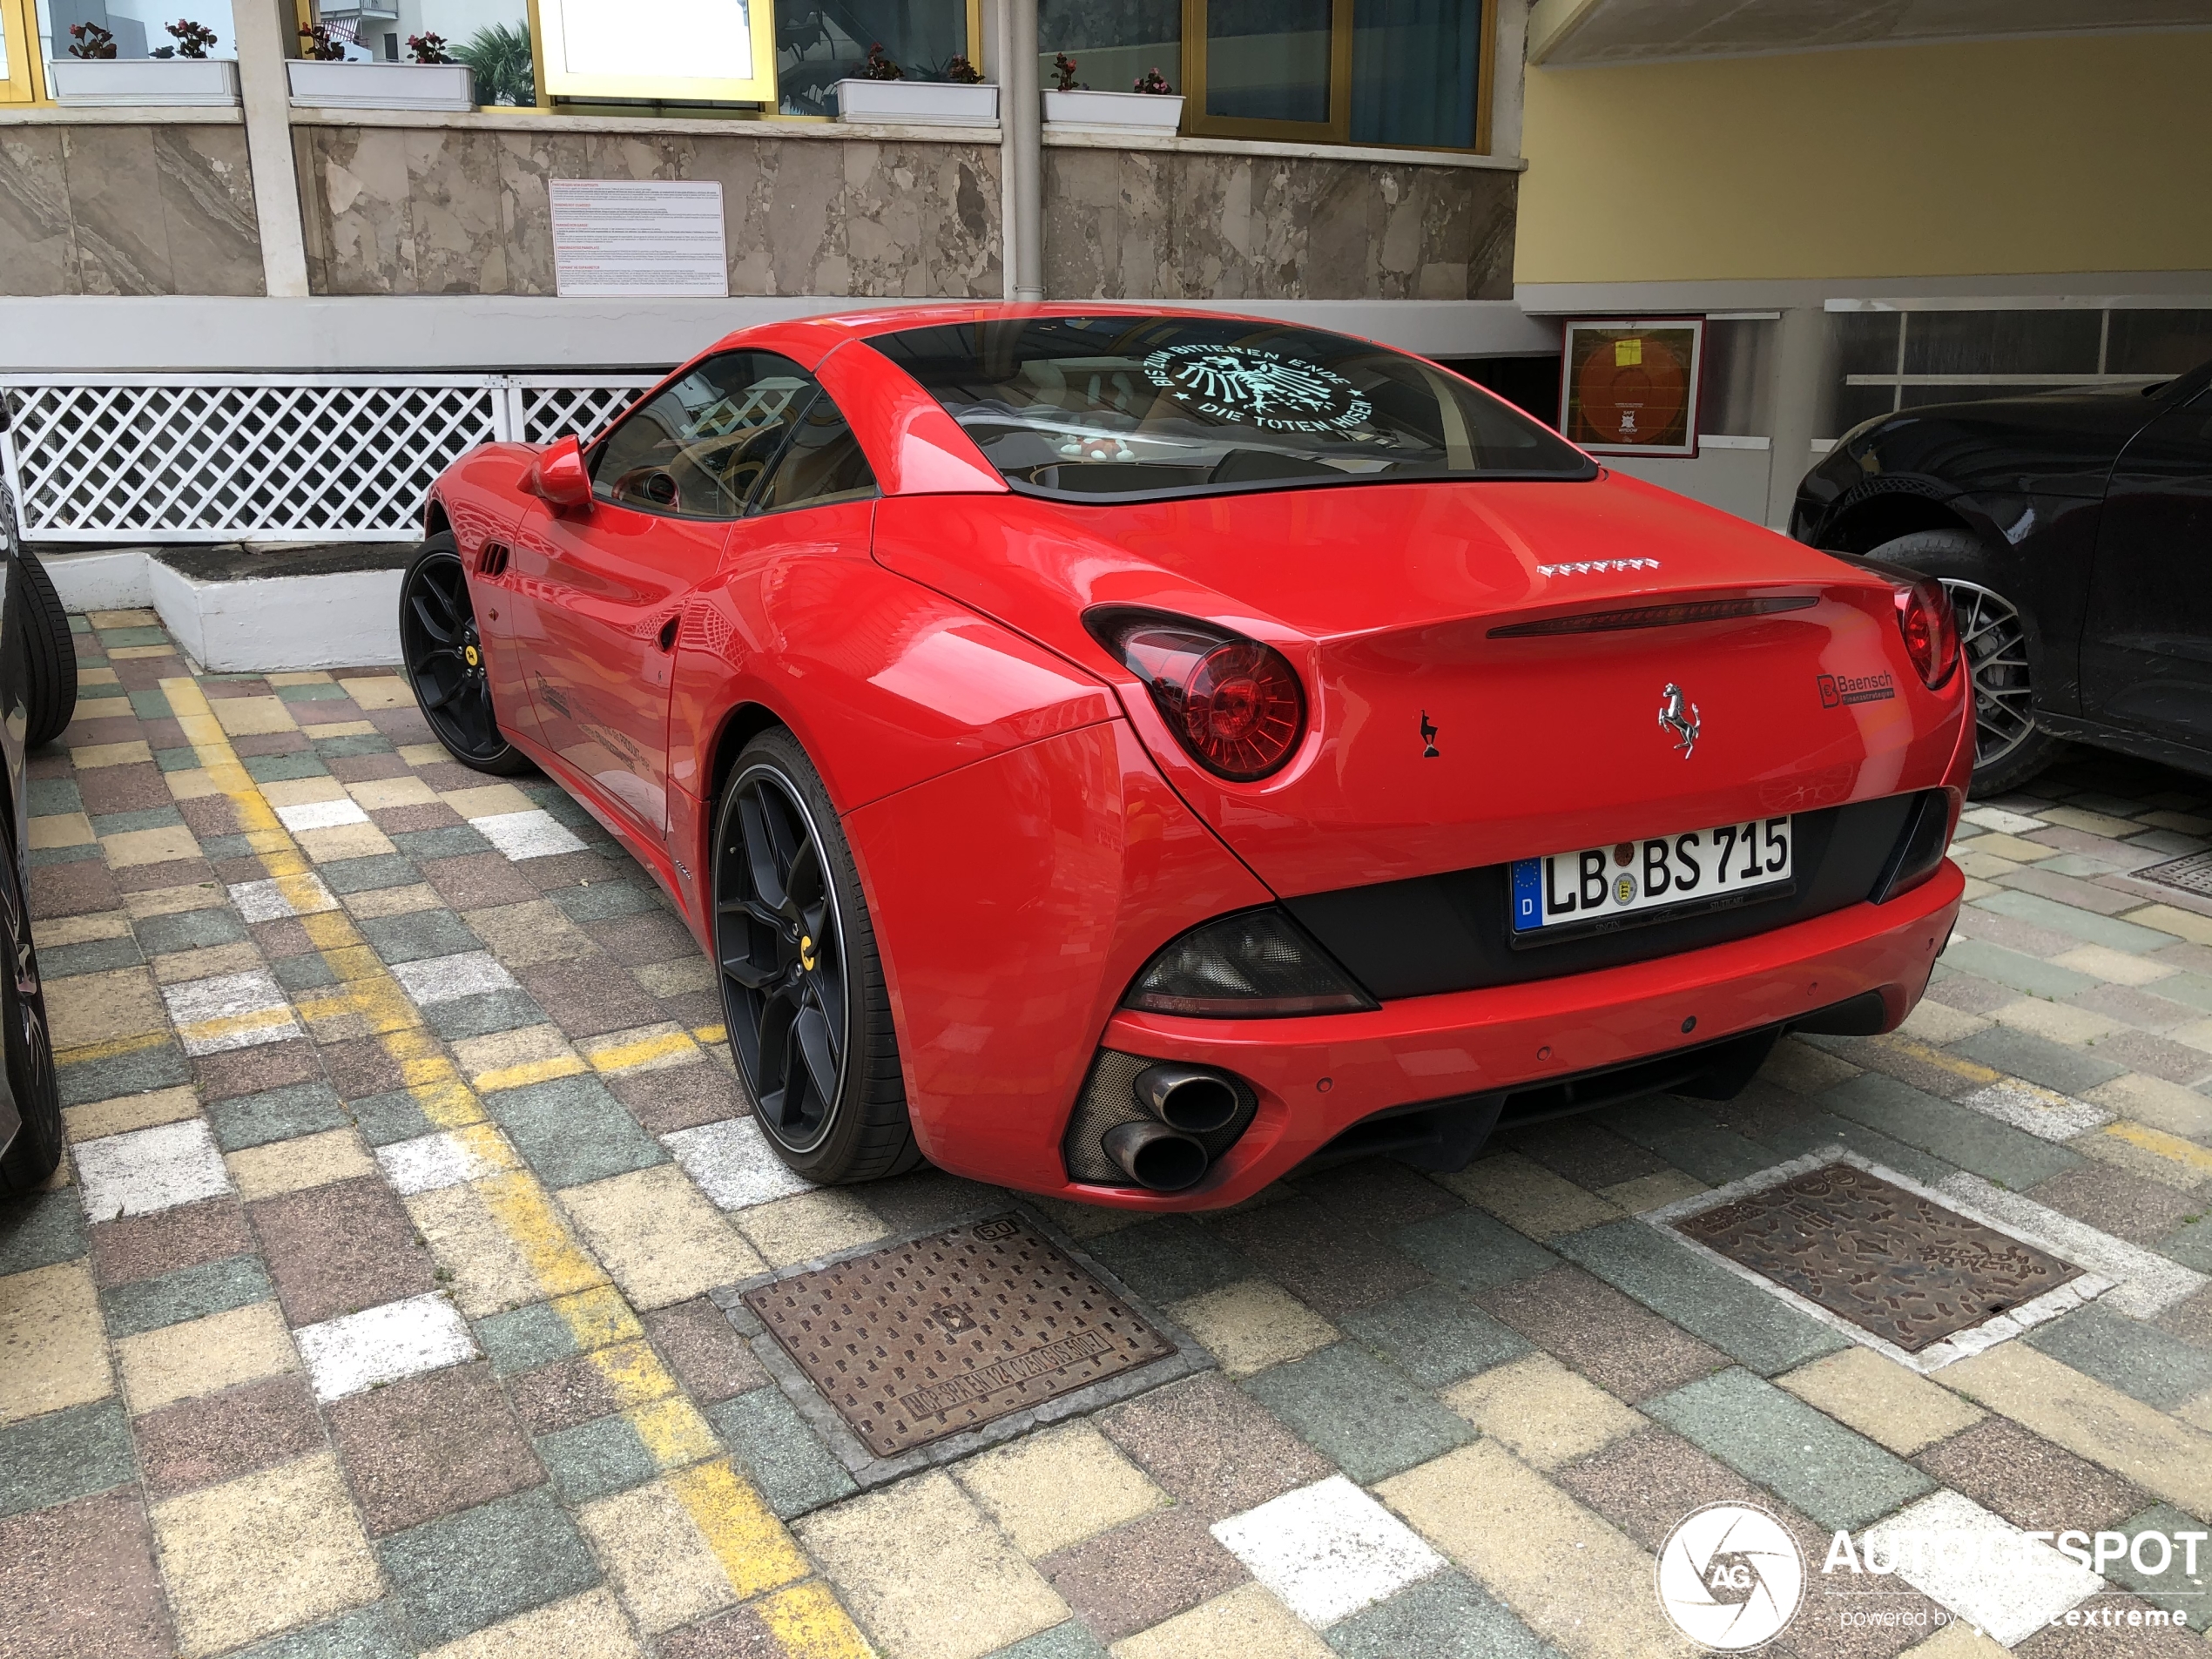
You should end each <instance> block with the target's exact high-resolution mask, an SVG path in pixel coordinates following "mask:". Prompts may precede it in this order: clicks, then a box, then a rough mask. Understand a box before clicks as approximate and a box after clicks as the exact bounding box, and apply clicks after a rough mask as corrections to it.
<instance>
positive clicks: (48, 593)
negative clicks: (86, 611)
mask: <svg viewBox="0 0 2212 1659" xmlns="http://www.w3.org/2000/svg"><path fill="white" fill-rule="evenodd" d="M6 534H7V536H8V540H9V543H10V546H11V549H12V550H13V552H14V555H15V561H16V570H17V571H18V572H19V573H20V574H21V576H22V577H23V640H24V712H25V713H26V715H27V716H28V717H29V719H30V724H29V725H27V726H26V727H25V728H24V734H23V740H24V746H25V747H26V748H30V749H37V748H39V747H41V746H43V745H46V744H49V743H51V742H52V741H53V740H54V739H55V738H58V737H59V736H61V734H62V732H64V730H66V729H67V727H68V725H69V723H70V721H71V720H72V719H73V718H76V715H77V644H76V642H75V641H74V640H72V639H71V637H69V612H67V611H66V610H63V609H62V597H61V595H59V594H58V593H56V592H55V591H54V578H53V577H50V576H48V575H47V574H46V567H45V566H44V565H43V564H41V563H39V562H38V558H37V555H36V554H33V553H30V552H28V551H26V550H24V549H23V548H21V547H16V546H14V545H13V544H14V542H15V534H16V532H15V526H14V523H13V522H12V520H10V523H9V524H8V526H7V530H6Z"/></svg>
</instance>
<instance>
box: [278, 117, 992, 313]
mask: <svg viewBox="0 0 2212 1659" xmlns="http://www.w3.org/2000/svg"><path fill="white" fill-rule="evenodd" d="M295 138H296V140H297V142H298V143H299V145H300V164H301V165H300V178H301V180H302V186H301V188H302V190H303V192H304V194H305V206H306V209H307V254H308V279H309V281H310V284H311V285H312V286H313V287H314V290H315V292H316V293H552V292H554V283H553V233H552V224H551V212H550V206H549V200H548V194H547V190H546V181H547V180H548V179H718V180H720V181H721V185H722V207H723V214H724V222H725V226H726V232H727V236H728V242H729V248H728V252H729V263H730V292H731V293H733V294H850V295H852V296H853V297H854V298H870V299H897V298H916V299H921V298H930V297H943V298H952V299H969V298H978V297H981V298H996V297H997V296H998V295H999V294H1000V293H1001V292H1002V283H1001V277H1000V267H999V224H998V219H999V213H998V202H999V152H998V151H997V149H996V148H995V147H994V146H989V145H970V144H934V143H908V142H897V143H886V142H876V141H871V140H864V139H844V140H833V139H821V138H803V139H793V138H754V137H749V136H745V135H743V134H732V135H731V136H729V137H727V138H725V137H722V136H721V135H719V134H711V135H704V136H702V135H697V134H689V133H681V134H679V133H652V134H628V133H584V132H514V131H504V130H492V129H486V128H451V127H445V128H428V127H425V128H419V129H418V128H397V127H347V126H332V127H302V128H300V129H298V130H297V132H296V133H295Z"/></svg>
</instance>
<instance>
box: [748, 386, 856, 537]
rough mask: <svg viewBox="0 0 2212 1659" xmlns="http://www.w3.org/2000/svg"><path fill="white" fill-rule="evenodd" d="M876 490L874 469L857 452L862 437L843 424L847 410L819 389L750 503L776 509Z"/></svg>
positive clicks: (849, 497) (765, 509)
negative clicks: (856, 435) (758, 492)
mask: <svg viewBox="0 0 2212 1659" xmlns="http://www.w3.org/2000/svg"><path fill="white" fill-rule="evenodd" d="M874 494H875V474H874V473H873V471H871V470H870V469H869V467H868V458H867V456H866V455H862V454H861V453H860V440H859V439H858V438H855V437H854V436H853V428H851V427H850V426H848V425H846V421H845V412H844V411H843V410H842V409H840V408H838V407H837V405H836V404H834V403H833V402H831V401H830V395H829V394H828V393H827V392H822V393H819V394H817V395H816V396H815V398H814V401H813V402H811V403H809V404H808V405H807V406H806V413H805V414H804V415H800V416H799V423H798V425H797V426H795V427H793V428H792V435H791V442H789V443H787V444H786V445H785V446H784V452H783V455H781V456H780V457H779V459H778V460H777V462H776V463H775V470H774V471H773V472H772V474H771V475H769V479H768V482H766V483H765V485H763V486H762V487H761V490H760V494H759V497H758V498H757V499H756V500H755V501H754V502H753V504H752V509H753V511H755V512H757V513H774V512H780V511H782V510H783V509H786V508H789V507H819V506H822V505H824V504H826V503H827V502H833V501H859V500H861V499H864V498H865V497H867V496H873V495H874Z"/></svg>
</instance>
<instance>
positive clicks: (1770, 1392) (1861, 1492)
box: [1644, 1370, 1932, 1530]
mask: <svg viewBox="0 0 2212 1659" xmlns="http://www.w3.org/2000/svg"><path fill="white" fill-rule="evenodd" d="M1644 1410H1645V1411H1646V1412H1648V1413H1649V1414H1650V1415H1652V1416H1654V1417H1656V1418H1657V1419H1658V1420H1660V1421H1661V1422H1662V1423H1664V1424H1666V1425H1667V1426H1669V1428H1672V1429H1673V1430H1675V1432H1676V1433H1679V1434H1681V1435H1682V1436H1683V1438H1684V1439H1686V1440H1689V1441H1691V1442H1692V1443H1693V1444H1695V1445H1697V1446H1701V1447H1703V1448H1704V1449H1705V1450H1706V1451H1708V1452H1710V1453H1712V1454H1713V1455H1714V1456H1715V1457H1716V1458H1719V1459H1720V1460H1722V1461H1723V1462H1724V1463H1726V1464H1728V1465H1729V1466H1730V1467H1732V1468H1735V1469H1737V1470H1738V1471H1740V1472H1741V1473H1743V1474H1746V1475H1748V1476H1750V1478H1751V1479H1752V1480H1757V1481H1758V1482H1759V1483H1760V1484H1761V1485H1762V1486H1765V1487H1770V1488H1771V1489H1772V1490H1773V1491H1775V1492H1776V1493H1777V1494H1779V1495H1780V1496H1781V1497H1782V1499H1783V1500H1784V1501H1785V1502H1787V1503H1789V1504H1790V1505H1791V1507H1794V1508H1797V1509H1799V1510H1802V1511H1803V1512H1804V1514H1807V1515H1810V1516H1811V1518H1812V1519H1813V1520H1815V1521H1818V1522H1819V1523H1820V1524H1821V1525H1822V1526H1824V1527H1848V1528H1851V1529H1853V1530H1856V1529H1857V1528H1858V1527H1863V1526H1865V1525H1866V1524H1867V1522H1869V1521H1873V1520H1875V1519H1876V1518H1878V1517H1879V1516H1882V1515H1885V1514H1889V1513H1890V1512H1891V1511H1892V1510H1894V1509H1895V1508H1897V1507H1898V1506H1899V1505H1900V1504H1903V1503H1905V1502H1907V1501H1910V1500H1912V1499H1913V1498H1916V1497H1918V1496H1919V1495H1920V1494H1922V1493H1924V1492H1925V1491H1927V1490H1928V1488H1929V1487H1930V1486H1931V1485H1932V1482H1931V1481H1930V1480H1928V1478H1927V1476H1925V1474H1921V1473H1920V1472H1919V1470H1918V1469H1915V1468H1913V1467H1912V1466H1911V1465H1910V1464H1907V1463H1905V1462H1902V1461H1900V1460H1898V1459H1897V1458H1895V1457H1893V1456H1892V1455H1891V1454H1890V1453H1887V1452H1885V1451H1884V1450H1883V1449H1882V1448H1881V1447H1878V1446H1877V1445H1875V1444H1874V1443H1873V1442H1872V1441H1871V1440H1867V1439H1866V1438H1865V1437H1864V1436H1863V1435H1859V1434H1855V1433H1852V1432H1851V1430H1849V1429H1847V1428H1844V1427H1843V1426H1841V1425H1840V1424H1838V1423H1837V1422H1835V1421H1833V1420H1831V1419H1830V1418H1828V1417H1825V1416H1824V1415H1822V1414H1821V1413H1818V1412H1817V1411H1815V1410H1813V1409H1812V1407H1811V1406H1807V1405H1805V1404H1804V1402H1803V1401H1801V1400H1798V1399H1794V1398H1792V1397H1791V1395H1789V1394H1786V1393H1783V1392H1782V1391H1781V1390H1780V1389H1778V1388H1776V1387H1774V1386H1772V1385H1771V1384H1769V1383H1765V1382H1763V1381H1761V1380H1760V1379H1758V1378H1757V1377H1754V1376H1753V1375H1751V1374H1750V1372H1746V1371H1738V1370H1730V1371H1724V1372H1721V1373H1720V1374H1719V1375H1717V1376H1715V1377H1709V1378H1707V1379H1704V1380H1703V1381H1702V1382H1694V1383H1689V1384H1686V1385H1685V1386H1683V1387H1681V1388H1678V1389H1676V1390H1675V1392H1674V1393H1670V1394H1662V1395H1661V1396H1660V1397H1659V1398H1658V1399H1654V1400H1649V1401H1647V1402H1646V1403H1645V1406H1644Z"/></svg>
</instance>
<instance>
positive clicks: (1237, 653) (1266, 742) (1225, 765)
mask: <svg viewBox="0 0 2212 1659" xmlns="http://www.w3.org/2000/svg"><path fill="white" fill-rule="evenodd" d="M1304 724H1305V694H1304V693H1303V692H1302V691H1299V689H1298V675H1297V674H1296V673H1295V672H1294V671H1292V670H1291V665H1290V664H1288V663H1287V662H1285V661H1284V659H1283V657H1282V653H1280V652H1279V651H1273V650H1271V649H1270V648H1269V647H1267V646H1265V645H1262V644H1258V643H1257V642H1256V641H1253V640H1249V639H1239V640H1234V641H1232V642H1231V643H1230V644H1226V645H1217V646H1215V647H1214V648H1213V650H1211V651H1208V652H1207V653H1206V654H1205V655H1204V657H1201V658H1199V659H1198V660H1197V663H1196V664H1193V665H1192V667H1191V669H1190V677H1189V678H1187V679H1185V680H1184V683H1183V732H1182V736H1183V737H1184V739H1185V740H1186V741H1187V742H1188V743H1189V745H1190V748H1191V750H1192V752H1194V753H1195V754H1196V755H1197V758H1198V759H1200V760H1202V761H1204V763H1205V764H1206V765H1208V766H1210V767H1211V768H1212V769H1213V770H1214V771H1216V772H1219V773H1221V774H1222V776H1223V777H1224V778H1234V779H1253V778H1264V777H1265V776H1266V775H1267V774H1268V773H1269V772H1272V771H1274V770H1275V768H1276V767H1278V766H1279V765H1282V764H1283V762H1284V761H1285V759H1287V758H1288V757H1289V755H1290V752H1291V749H1293V748H1294V747H1296V746H1297V744H1298V728H1299V727H1300V726H1301V725H1304Z"/></svg>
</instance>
